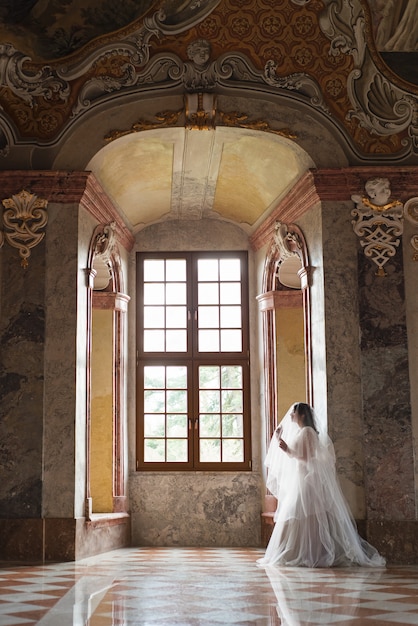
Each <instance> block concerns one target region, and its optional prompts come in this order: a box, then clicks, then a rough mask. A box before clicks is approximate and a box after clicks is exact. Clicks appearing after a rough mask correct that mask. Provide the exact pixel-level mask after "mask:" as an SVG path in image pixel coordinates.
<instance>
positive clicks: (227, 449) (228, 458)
mask: <svg viewBox="0 0 418 626" xmlns="http://www.w3.org/2000/svg"><path fill="white" fill-rule="evenodd" d="M243 460H244V442H243V440H242V439H224V440H223V442H222V461H223V462H224V463H241V461H243Z"/></svg>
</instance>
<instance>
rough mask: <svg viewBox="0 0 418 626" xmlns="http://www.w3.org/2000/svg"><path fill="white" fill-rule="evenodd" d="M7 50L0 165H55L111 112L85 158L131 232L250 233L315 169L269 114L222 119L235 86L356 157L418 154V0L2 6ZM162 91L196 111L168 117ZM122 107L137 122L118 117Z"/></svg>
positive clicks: (2, 67)
mask: <svg viewBox="0 0 418 626" xmlns="http://www.w3.org/2000/svg"><path fill="white" fill-rule="evenodd" d="M0 41H2V42H3V43H1V44H0V151H1V153H2V155H3V156H2V157H0V168H1V169H10V168H11V167H12V168H16V169H17V168H19V167H20V168H22V169H25V168H28V169H30V168H32V169H36V168H38V167H40V164H41V165H42V166H43V167H53V166H54V160H53V158H52V155H54V157H56V155H57V154H58V153H59V151H60V150H61V149H63V146H64V145H65V142H66V141H67V143H69V142H68V139H67V138H68V137H69V134H70V132H73V130H74V129H76V127H77V124H79V123H80V128H81V122H82V121H83V120H84V119H87V118H88V116H89V115H90V116H91V111H92V110H96V109H97V111H99V110H100V111H105V110H108V111H109V112H110V111H112V113H111V114H110V113H109V116H108V121H107V124H108V127H107V129H106V130H105V129H104V127H103V131H101V132H102V134H101V141H99V143H98V145H97V149H96V150H95V152H94V154H90V156H89V157H88V159H87V161H86V162H82V159H81V157H80V164H81V167H82V168H85V169H91V170H92V171H93V172H94V173H95V174H96V176H97V178H98V180H99V181H100V183H101V184H102V186H103V187H104V189H105V190H106V191H107V193H108V194H109V196H110V197H111V198H112V200H113V201H114V203H115V204H116V206H117V207H118V209H119V210H120V212H121V214H122V215H123V216H124V218H125V220H126V222H127V223H128V224H129V225H130V227H131V228H132V230H133V231H134V232H135V231H137V230H139V229H141V228H143V227H144V226H146V225H147V224H150V223H153V222H155V221H159V220H163V219H166V218H167V217H171V218H173V217H175V218H199V217H210V216H221V217H222V218H223V219H227V220H230V221H234V222H238V223H240V224H241V225H242V226H243V227H244V228H246V229H247V230H249V231H251V230H253V229H254V228H255V227H256V226H257V224H259V223H260V221H261V220H262V219H263V218H264V217H265V216H266V215H267V214H268V212H269V211H271V210H272V208H273V207H274V205H275V203H277V202H278V200H279V199H280V198H281V197H282V196H283V194H284V193H286V191H288V190H289V188H291V186H292V185H293V184H294V183H295V182H296V181H297V179H298V178H299V177H300V176H301V175H302V174H303V172H304V171H306V169H308V168H309V167H315V166H317V165H318V162H317V160H316V158H315V154H313V152H314V151H311V152H310V156H309V155H308V154H307V152H306V149H305V146H304V144H303V142H302V138H303V135H304V132H305V131H304V130H303V129H302V130H301V131H299V133H297V132H294V128H287V127H286V128H284V127H283V124H280V123H278V122H277V120H275V121H274V120H272V118H271V117H270V115H269V114H267V113H266V111H267V107H266V106H264V109H263V106H261V105H260V107H259V108H257V107H252V105H250V104H248V110H243V108H242V106H241V109H240V110H239V111H238V110H237V109H234V108H231V109H230V110H229V111H226V110H221V108H220V105H218V101H217V100H216V97H215V96H216V95H217V93H218V92H219V94H220V95H222V93H224V94H225V93H232V89H235V88H236V86H237V85H239V86H240V88H245V89H247V90H248V94H249V95H251V96H253V94H260V93H268V95H269V97H271V98H276V97H278V96H280V98H282V97H283V96H284V97H289V98H290V99H293V100H298V101H300V103H301V105H303V104H304V103H306V104H307V105H308V106H310V107H311V108H312V110H313V111H315V114H318V115H320V116H323V117H325V118H326V120H327V124H328V126H332V125H334V126H335V127H338V129H339V130H338V132H339V133H340V134H341V136H343V137H345V138H346V139H344V141H346V142H347V145H349V150H348V152H347V154H349V155H351V154H354V155H356V156H355V158H356V159H357V162H361V161H362V160H364V161H365V162H373V163H378V162H379V160H383V161H385V162H386V163H387V162H388V160H389V159H390V160H392V161H393V162H405V163H407V164H411V163H415V162H416V161H417V159H418V122H417V118H418V116H417V111H418V100H417V94H418V88H417V85H418V75H417V69H416V68H417V67H418V62H417V61H418V59H417V54H418V0H385V1H384V2H382V1H381V0H352V1H350V2H347V0H171V1H169V0H168V1H165V2H158V1H153V0H120V1H117V0H65V1H64V2H63V1H62V0H0ZM199 41H200V42H202V41H203V42H205V44H206V45H207V50H206V54H207V56H202V57H201V58H200V57H199V56H198V55H199V54H203V52H202V50H200V51H198V52H197V53H196V55H195V56H193V55H192V54H191V52H190V49H191V48H190V46H191V44H193V43H194V42H199ZM151 88H152V89H153V91H152V89H151ZM163 90H164V94H168V93H169V92H170V93H171V92H172V93H173V94H176V96H177V102H179V101H180V100H181V102H182V98H183V96H185V102H186V104H184V105H183V104H181V105H178V106H177V107H175V106H174V105H173V106H171V107H168V108H164V105H165V104H166V103H165V102H163V101H162V100H163V99H162V98H161V94H162V92H163ZM151 91H152V94H153V97H154V99H155V102H156V101H157V100H159V108H158V106H157V104H156V105H155V107H154V108H153V109H152V107H151V108H150V109H149V110H147V108H146V102H147V101H148V100H147V98H150V95H149V94H150V93H151ZM199 94H200V95H201V97H202V101H200V100H198V99H196V98H198V95H199ZM202 94H205V97H206V98H207V99H208V101H209V103H210V104H209V107H206V109H205V106H202V102H203V95H202ZM257 97H258V96H257ZM123 98H125V99H129V98H131V100H133V98H136V99H137V103H138V105H137V109H138V115H137V117H136V118H135V117H134V116H133V115H132V113H131V115H130V116H129V115H127V116H126V119H125V121H123V120H121V119H120V118H117V114H116V113H115V112H114V111H115V109H114V106H115V101H116V100H117V99H120V102H121V103H122V102H125V100H123ZM179 98H180V100H179ZM211 98H212V99H211ZM220 101H221V102H222V100H220ZM242 102H243V100H241V104H242ZM248 103H250V97H249V98H248ZM193 106H194V107H195V108H194V109H193ZM231 106H232V105H231ZM141 107H142V108H141ZM179 107H180V108H182V110H180V108H179ZM190 107H191V109H192V110H190ZM131 111H132V108H131ZM263 111H264V115H263ZM193 116H194V117H193ZM199 116H200V117H199ZM283 119H284V116H283ZM288 119H289V120H292V117H291V116H290V115H289V116H288ZM286 121H287V120H286ZM116 122H117V123H116ZM294 126H295V128H296V126H297V124H296V123H295V125H294ZM100 128H102V127H100ZM282 130H283V132H281V131H282ZM80 132H81V131H80ZM84 151H85V150H84ZM350 151H351V152H350ZM81 152H83V151H81ZM81 152H80V154H81ZM87 152H88V151H87ZM28 153H32V154H39V156H38V157H37V158H35V157H34V156H31V158H30V159H29V160H28V157H27V156H26V155H27V154H28ZM23 154H25V157H23ZM321 158H326V155H325V157H321ZM330 158H332V155H330ZM350 158H351V157H350V156H348V157H347V159H348V162H349V161H350ZM25 159H27V160H25ZM57 162H60V161H59V159H58V160H57ZM60 163H64V164H65V163H66V161H65V159H63V160H62V162H60ZM61 166H62V165H61ZM329 166H332V162H331V163H330V164H329ZM78 167H80V165H78ZM278 172H280V175H279V174H278Z"/></svg>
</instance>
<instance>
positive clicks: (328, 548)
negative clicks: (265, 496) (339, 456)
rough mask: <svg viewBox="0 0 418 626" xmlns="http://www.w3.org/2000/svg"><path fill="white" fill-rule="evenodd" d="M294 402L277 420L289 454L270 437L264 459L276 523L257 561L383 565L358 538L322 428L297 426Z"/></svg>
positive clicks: (281, 563)
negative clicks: (274, 507)
mask: <svg viewBox="0 0 418 626" xmlns="http://www.w3.org/2000/svg"><path fill="white" fill-rule="evenodd" d="M292 410H293V405H292V407H290V409H289V411H288V412H287V413H286V415H285V417H284V418H283V420H282V422H281V423H280V424H279V428H280V436H281V438H282V439H283V440H284V441H285V442H286V443H287V444H288V446H289V449H290V450H289V453H286V452H284V451H283V450H282V449H281V448H280V446H279V438H278V437H277V435H276V434H274V435H273V437H272V440H271V443H270V446H269V450H268V453H267V457H266V465H267V468H268V475H267V488H268V489H269V491H270V492H271V493H272V494H273V495H274V496H275V497H276V498H277V500H278V507H277V511H276V513H275V517H274V520H275V527H274V530H273V533H272V536H271V539H270V542H269V544H268V546H267V549H266V553H265V555H264V557H263V558H262V559H260V560H259V561H258V564H259V565H262V566H265V565H289V566H305V567H332V566H348V565H361V566H371V567H383V566H384V565H385V560H384V558H383V557H382V556H380V554H379V553H378V552H377V550H376V549H375V548H374V547H373V546H371V545H370V544H369V543H367V541H365V540H364V539H362V538H361V537H360V536H359V535H358V533H357V528H356V525H355V522H354V519H353V517H352V514H351V512H350V509H349V507H348V504H347V502H346V500H345V498H344V495H343V493H342V491H341V487H340V484H339V481H338V477H337V475H336V471H335V453H334V447H333V444H332V442H331V440H330V438H329V437H328V435H327V434H326V433H325V432H320V433H317V432H316V431H315V430H314V429H313V428H311V427H300V426H299V425H298V424H297V423H296V422H295V421H293V420H292V417H291V414H292Z"/></svg>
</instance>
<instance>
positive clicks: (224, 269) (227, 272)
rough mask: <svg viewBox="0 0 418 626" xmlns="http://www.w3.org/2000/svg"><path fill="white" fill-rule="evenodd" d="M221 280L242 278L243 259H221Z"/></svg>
mask: <svg viewBox="0 0 418 626" xmlns="http://www.w3.org/2000/svg"><path fill="white" fill-rule="evenodd" d="M219 277H220V280H222V281H223V280H239V281H240V280H241V261H240V260H239V259H220V260H219Z"/></svg>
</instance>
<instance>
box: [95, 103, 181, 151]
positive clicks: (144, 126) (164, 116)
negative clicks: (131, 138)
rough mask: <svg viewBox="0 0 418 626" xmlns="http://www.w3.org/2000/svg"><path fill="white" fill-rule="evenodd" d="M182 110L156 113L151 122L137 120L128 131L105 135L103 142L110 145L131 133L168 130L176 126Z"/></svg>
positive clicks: (111, 132)
mask: <svg viewBox="0 0 418 626" xmlns="http://www.w3.org/2000/svg"><path fill="white" fill-rule="evenodd" d="M183 113H184V111H183V109H180V110H178V111H161V112H160V113H157V114H156V115H155V117H154V119H153V120H151V121H148V120H138V121H137V122H135V123H134V124H132V126H131V127H130V128H129V129H128V130H112V131H110V133H108V134H107V135H105V137H104V140H105V142H106V143H110V142H111V141H114V140H115V139H120V138H121V137H124V136H125V135H131V134H132V133H140V132H141V131H143V130H155V129H156V128H168V127H170V126H176V125H177V123H178V120H179V118H180V116H181V115H183Z"/></svg>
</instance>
